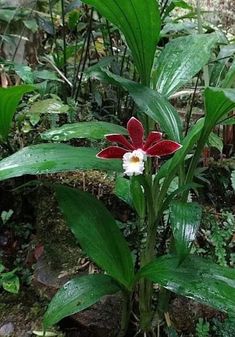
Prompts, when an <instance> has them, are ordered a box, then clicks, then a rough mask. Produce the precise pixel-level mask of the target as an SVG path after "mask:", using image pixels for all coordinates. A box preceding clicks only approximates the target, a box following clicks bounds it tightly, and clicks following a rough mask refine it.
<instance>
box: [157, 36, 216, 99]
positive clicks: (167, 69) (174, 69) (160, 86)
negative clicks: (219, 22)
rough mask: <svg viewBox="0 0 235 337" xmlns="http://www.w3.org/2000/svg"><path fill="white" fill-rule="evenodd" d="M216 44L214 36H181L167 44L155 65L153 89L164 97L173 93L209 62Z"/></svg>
mask: <svg viewBox="0 0 235 337" xmlns="http://www.w3.org/2000/svg"><path fill="white" fill-rule="evenodd" d="M216 42H217V37H216V35H215V34H208V35H206V34H203V35H200V34H195V35H189V36H183V37H178V38H176V39H174V40H172V41H171V42H169V43H168V44H167V45H166V47H165V48H164V49H163V51H162V52H161V54H160V56H159V58H158V60H157V63H156V73H155V75H154V76H156V83H154V88H156V89H157V90H158V91H159V92H160V93H161V94H163V95H165V96H170V95H172V94H173V93H175V92H176V91H177V89H179V88H180V87H182V86H183V85H184V84H185V83H187V82H188V81H189V80H190V79H191V78H192V77H194V76H195V75H196V74H197V73H198V72H199V71H200V70H201V69H202V67H203V66H204V65H205V64H206V63H207V62H208V61H209V59H210V55H211V50H212V48H213V47H214V46H215V44H216ZM199 51H200V52H199ZM172 55H173V56H172Z"/></svg>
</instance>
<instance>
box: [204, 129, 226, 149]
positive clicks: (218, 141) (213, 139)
mask: <svg viewBox="0 0 235 337" xmlns="http://www.w3.org/2000/svg"><path fill="white" fill-rule="evenodd" d="M207 145H208V146H210V147H214V148H215V149H217V150H218V151H219V152H221V153H222V152H223V147H224V143H223V139H222V138H221V137H220V136H218V135H217V134H216V133H214V132H211V133H210V135H209V138H208V141H207Z"/></svg>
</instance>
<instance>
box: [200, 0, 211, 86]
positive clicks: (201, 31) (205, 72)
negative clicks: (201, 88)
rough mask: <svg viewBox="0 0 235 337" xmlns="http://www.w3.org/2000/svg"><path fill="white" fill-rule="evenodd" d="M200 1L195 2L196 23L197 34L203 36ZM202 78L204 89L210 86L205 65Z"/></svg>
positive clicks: (207, 68)
mask: <svg viewBox="0 0 235 337" xmlns="http://www.w3.org/2000/svg"><path fill="white" fill-rule="evenodd" d="M201 14H202V13H201V1H200V0H197V22H198V33H199V34H203V26H202V15H201ZM203 78H204V83H205V87H209V84H210V76H209V67H208V65H205V66H204V67H203Z"/></svg>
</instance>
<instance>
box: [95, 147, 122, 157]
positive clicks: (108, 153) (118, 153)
mask: <svg viewBox="0 0 235 337" xmlns="http://www.w3.org/2000/svg"><path fill="white" fill-rule="evenodd" d="M127 152H129V151H128V150H126V149H124V148H122V147H119V146H109V147H106V149H104V150H102V151H100V152H99V153H97V155H96V157H97V158H102V159H122V157H123V156H124V154H125V153H127Z"/></svg>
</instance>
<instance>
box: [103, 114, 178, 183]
mask: <svg viewBox="0 0 235 337" xmlns="http://www.w3.org/2000/svg"><path fill="white" fill-rule="evenodd" d="M127 130H128V134H129V138H130V140H128V139H127V138H126V137H125V136H123V135H120V134H108V135H106V136H105V138H106V139H107V140H108V141H110V142H115V143H117V144H119V145H121V146H109V147H107V148H105V149H104V150H102V151H100V152H99V153H98V154H97V157H98V158H102V159H122V160H123V169H124V170H125V172H124V173H125V174H126V175H128V176H132V175H140V174H142V173H143V171H144V162H145V161H146V159H147V157H157V158H160V157H162V156H167V155H169V154H172V153H174V152H175V151H177V150H178V149H179V148H180V147H181V145H180V144H178V143H176V142H174V141H172V140H162V133H161V132H158V131H152V132H150V133H149V135H148V137H147V139H146V140H144V127H143V125H142V123H141V122H140V121H139V120H138V119H137V118H135V117H131V118H130V119H129V121H128V123H127Z"/></svg>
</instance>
